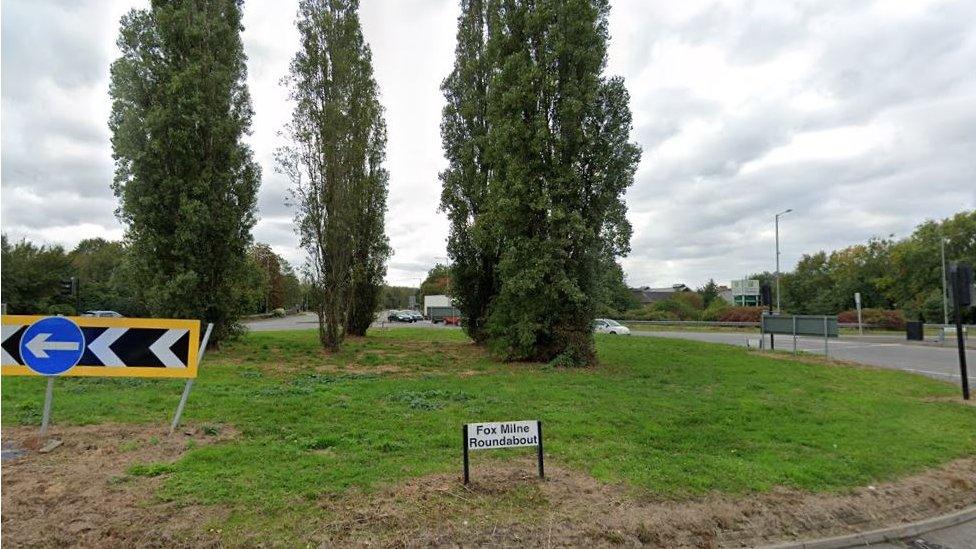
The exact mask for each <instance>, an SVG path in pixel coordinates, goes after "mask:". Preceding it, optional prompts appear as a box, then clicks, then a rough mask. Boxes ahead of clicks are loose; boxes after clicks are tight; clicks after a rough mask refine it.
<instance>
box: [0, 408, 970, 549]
mask: <svg viewBox="0 0 976 549" xmlns="http://www.w3.org/2000/svg"><path fill="white" fill-rule="evenodd" d="M35 433H36V431H35V428H16V427H14V428H5V429H3V438H4V441H5V442H7V441H15V442H16V443H17V445H18V446H20V447H23V448H28V449H30V448H37V447H38V444H39V442H40V441H37V440H36V439H35ZM52 435H53V436H55V437H58V438H60V439H61V440H63V441H64V444H63V445H62V446H60V447H58V448H57V449H56V450H54V451H53V452H51V453H49V454H39V453H37V452H35V451H29V452H28V454H27V455H26V456H25V457H22V458H18V459H15V460H11V461H9V462H4V463H3V468H2V473H3V478H2V489H3V495H2V497H3V501H2V503H3V512H2V522H3V535H4V536H3V542H4V546H10V547H23V546H45V547H48V546H65V545H72V546H86V547H158V546H166V547H173V546H194V547H200V546H218V545H226V544H228V538H225V537H224V534H223V533H222V532H221V525H222V524H223V523H224V522H225V521H226V519H227V518H228V516H229V515H230V512H229V510H228V509H225V508H222V507H220V506H182V507H177V506H175V505H172V504H169V503H165V502H160V501H157V500H154V499H153V493H154V492H155V489H156V488H157V487H158V486H159V483H160V482H162V478H163V477H143V476H132V475H129V474H127V471H128V470H129V467H130V466H131V465H133V464H135V463H152V462H171V461H175V460H177V459H179V458H180V456H182V455H183V453H184V452H185V451H186V449H187V447H188V445H204V444H210V443H213V442H217V441H221V440H227V439H231V438H234V437H235V436H236V433H235V432H234V431H233V430H232V429H230V428H229V427H226V426H224V427H221V429H220V432H219V434H217V435H216V436H209V435H207V434H205V433H204V432H203V429H201V428H200V427H199V426H191V427H189V428H185V429H182V430H181V431H180V432H178V433H177V434H176V435H174V436H173V437H169V436H167V434H166V428H165V427H164V426H160V425H154V426H130V425H98V426H86V427H60V428H57V429H55V430H54V432H53V433H52ZM546 473H547V478H546V480H539V479H538V478H536V476H535V462H534V461H533V460H532V459H531V458H519V459H514V460H507V461H489V462H488V463H484V462H480V463H478V464H477V465H476V466H475V467H474V468H473V469H472V483H471V484H470V485H468V486H464V485H463V484H461V482H460V479H459V475H458V474H438V475H428V476H424V477H418V478H414V479H410V480H408V481H405V482H402V483H397V484H392V485H388V486H384V487H380V488H378V489H377V490H375V491H371V492H368V493H364V492H349V493H346V494H344V495H339V496H335V495H333V496H329V497H323V499H322V500H321V501H319V502H318V505H319V507H320V509H321V510H322V513H321V514H320V516H318V517H315V516H310V517H308V520H307V522H306V523H305V524H306V525H307V531H305V532H299V533H297V537H298V539H302V540H305V541H307V542H308V543H310V544H314V545H320V546H325V547H331V546H362V547H365V546H369V547H429V546H434V547H446V546H452V547H454V546H459V545H462V546H491V547H523V546H534V547H543V546H544V547H553V546H559V547H609V546H623V547H628V546H648V547H701V548H718V547H752V546H757V545H764V544H769V543H774V542H780V541H789V540H800V539H811V538H817V537H822V536H830V535H839V534H844V533H851V532H857V531H864V530H869V529H874V528H880V527H884V526H889V525H894V524H898V523H903V522H912V521H915V520H920V519H923V518H928V517H932V516H937V515H940V514H944V513H947V512H951V511H954V510H957V509H961V508H964V507H967V506H970V505H973V504H976V457H969V458H964V459H959V460H956V461H953V462H951V463H948V464H946V465H944V466H942V467H940V468H937V469H933V470H930V471H927V472H924V473H921V474H918V475H913V476H909V477H906V478H902V479H900V480H898V481H896V482H892V483H886V484H879V485H878V486H874V487H862V488H856V489H852V490H848V491H843V492H835V493H822V494H811V493H806V492H801V491H797V490H790V489H777V490H774V491H772V492H769V493H764V494H754V495H748V496H739V497H737V496H730V495H710V496H705V497H701V498H697V499H692V500H687V501H670V500H657V499H648V498H641V497H636V496H634V495H633V492H632V491H629V490H628V489H627V488H626V487H624V486H617V485H608V484H604V483H601V482H599V481H597V480H595V479H593V478H591V477H589V476H587V475H586V474H583V473H580V472H577V471H574V470H572V469H568V468H565V467H560V466H558V465H557V464H549V463H547V468H546ZM325 517H330V518H328V519H327V518H325ZM242 534H243V536H244V537H243V539H249V536H248V534H247V533H242ZM252 534H253V533H252ZM230 539H233V538H230ZM239 539H240V538H239Z"/></svg>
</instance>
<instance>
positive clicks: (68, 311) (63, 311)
mask: <svg viewBox="0 0 976 549" xmlns="http://www.w3.org/2000/svg"><path fill="white" fill-rule="evenodd" d="M47 314H49V315H51V316H57V315H64V316H75V315H76V314H78V312H77V311H75V308H74V307H72V306H71V305H63V304H60V305H51V306H50V307H48V308H47Z"/></svg>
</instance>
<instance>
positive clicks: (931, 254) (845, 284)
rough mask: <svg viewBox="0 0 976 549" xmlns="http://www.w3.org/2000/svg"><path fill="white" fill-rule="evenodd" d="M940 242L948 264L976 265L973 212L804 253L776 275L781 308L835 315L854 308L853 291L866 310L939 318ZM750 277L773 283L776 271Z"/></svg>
mask: <svg viewBox="0 0 976 549" xmlns="http://www.w3.org/2000/svg"><path fill="white" fill-rule="evenodd" d="M943 243H944V246H945V260H946V263H948V262H951V261H960V262H965V263H969V264H970V265H973V266H976V210H969V211H963V212H960V213H957V214H956V215H954V216H952V217H949V218H946V219H942V220H929V221H926V222H924V223H922V224H921V225H919V226H918V227H916V228H915V231H914V232H912V234H911V235H909V236H907V237H905V238H902V239H899V240H896V239H894V238H891V237H889V238H872V239H871V240H869V241H868V242H866V243H864V244H856V245H853V246H849V247H847V248H844V249H841V250H835V251H833V252H829V253H828V252H825V251H820V252H817V253H814V254H805V255H803V256H802V257H801V258H800V261H799V262H798V263H797V264H796V267H795V268H794V269H793V270H792V271H790V272H785V273H782V274H781V276H780V288H781V291H782V296H781V302H782V307H783V308H784V309H785V310H788V311H790V312H794V313H800V314H835V313H837V312H840V311H845V310H849V309H851V308H853V307H854V293H855V292H860V294H861V300H862V306H863V307H865V308H876V309H901V310H903V311H904V312H905V316H906V317H907V318H909V319H922V320H925V321H926V322H942V321H943V278H942V272H943V268H942V257H943V253H942V248H943ZM752 278H758V279H760V280H762V281H763V282H767V283H773V280H774V275H773V274H772V273H769V272H765V273H760V274H756V275H753V276H752ZM950 314H951V312H950ZM970 314H971V313H970Z"/></svg>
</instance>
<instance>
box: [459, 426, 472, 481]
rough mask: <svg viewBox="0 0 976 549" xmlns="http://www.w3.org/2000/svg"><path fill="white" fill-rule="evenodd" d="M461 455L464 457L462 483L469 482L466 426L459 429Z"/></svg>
mask: <svg viewBox="0 0 976 549" xmlns="http://www.w3.org/2000/svg"><path fill="white" fill-rule="evenodd" d="M461 453H462V454H463V455H464V483H465V484H467V483H468V481H469V480H470V476H469V475H468V425H467V424H464V426H463V427H461Z"/></svg>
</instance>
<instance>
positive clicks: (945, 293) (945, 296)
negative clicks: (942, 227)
mask: <svg viewBox="0 0 976 549" xmlns="http://www.w3.org/2000/svg"><path fill="white" fill-rule="evenodd" d="M946 240H949V239H948V238H946V237H944V236H942V237H939V243H940V244H941V245H942V325H943V326H948V325H949V290H948V288H947V287H946V262H945V245H946Z"/></svg>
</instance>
